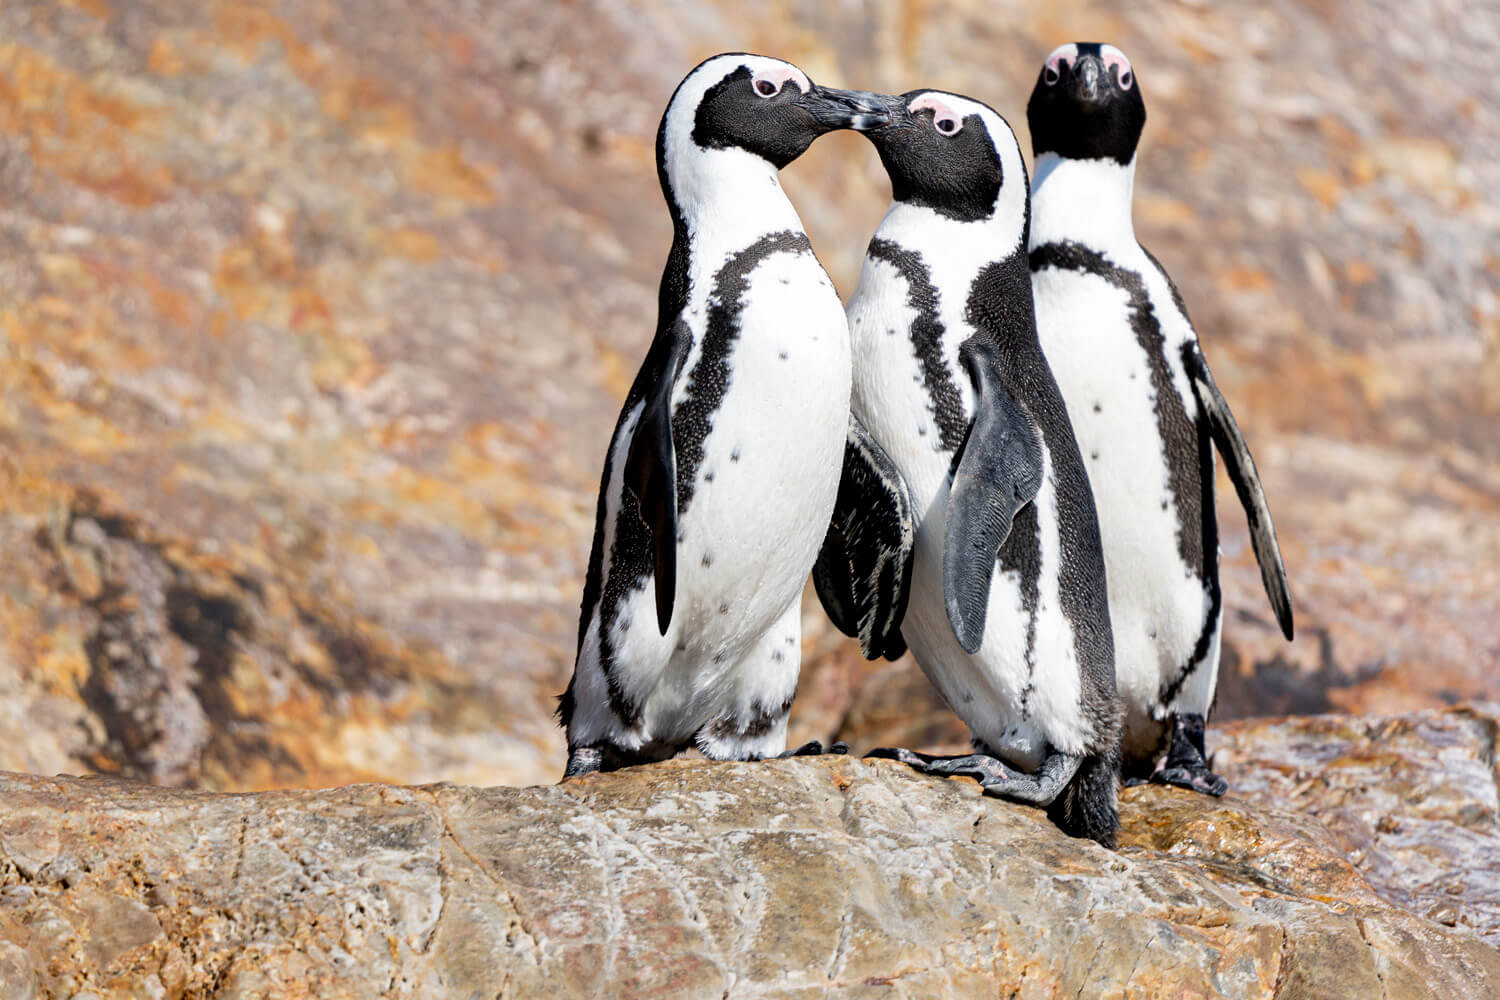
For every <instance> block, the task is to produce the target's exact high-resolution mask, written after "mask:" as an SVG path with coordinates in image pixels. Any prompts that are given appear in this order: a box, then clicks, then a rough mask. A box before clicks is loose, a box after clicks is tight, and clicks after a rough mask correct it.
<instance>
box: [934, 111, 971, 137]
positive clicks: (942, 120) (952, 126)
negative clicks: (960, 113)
mask: <svg viewBox="0 0 1500 1000" xmlns="http://www.w3.org/2000/svg"><path fill="white" fill-rule="evenodd" d="M932 127H933V128H935V129H937V130H938V131H939V132H941V133H942V134H943V135H957V134H958V130H959V129H960V128H962V127H963V125H962V124H961V123H960V122H959V120H958V119H957V118H954V117H952V116H950V115H943V116H941V117H939V118H935V119H933V122H932Z"/></svg>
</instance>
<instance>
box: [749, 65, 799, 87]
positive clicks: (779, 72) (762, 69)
mask: <svg viewBox="0 0 1500 1000" xmlns="http://www.w3.org/2000/svg"><path fill="white" fill-rule="evenodd" d="M766 62H768V63H769V62H771V61H770V60H766ZM750 72H751V73H752V74H753V76H754V78H755V79H756V80H770V81H771V82H772V83H774V84H776V88H777V90H780V89H781V88H782V87H783V86H784V85H785V84H786V82H787V81H788V80H790V81H792V82H793V83H795V84H796V85H797V86H798V87H799V88H801V90H802V92H803V93H804V94H805V93H807V92H808V91H809V90H812V81H811V80H809V79H808V78H807V74H806V73H803V72H802V71H801V70H800V69H798V68H797V67H795V66H793V65H791V64H790V63H779V64H777V63H772V64H771V65H768V66H754V65H752V66H751V67H750Z"/></svg>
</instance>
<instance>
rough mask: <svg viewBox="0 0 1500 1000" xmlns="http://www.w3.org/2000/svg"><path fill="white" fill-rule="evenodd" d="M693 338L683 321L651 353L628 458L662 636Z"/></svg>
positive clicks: (672, 576) (627, 481)
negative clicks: (683, 393)
mask: <svg viewBox="0 0 1500 1000" xmlns="http://www.w3.org/2000/svg"><path fill="white" fill-rule="evenodd" d="M692 343H693V335H692V333H691V332H690V331H689V330H688V326H687V324H686V323H684V322H683V321H682V320H678V321H677V322H676V323H675V324H674V325H673V326H672V328H671V330H670V331H668V333H667V335H666V336H664V337H657V338H656V340H655V341H654V342H653V343H652V344H651V349H650V351H648V352H647V354H646V362H645V365H644V368H645V369H646V370H647V371H649V372H650V373H651V375H650V380H649V381H648V382H647V388H646V392H645V395H644V397H643V403H644V407H643V408H642V410H641V416H640V419H639V420H637V421H636V424H635V433H634V434H632V435H631V438H630V450H629V451H628V452H627V453H626V455H625V468H624V486H625V489H627V490H629V491H630V492H631V493H633V494H635V498H636V503H637V505H638V506H639V508H640V514H641V521H642V522H643V523H644V524H645V525H646V527H647V528H650V529H651V547H652V553H653V559H652V569H653V570H654V571H655V576H656V626H657V628H658V629H660V630H661V634H662V635H666V634H667V626H668V625H670V624H671V622H672V603H673V601H674V599H675V598H676V595H677V453H676V449H675V448H674V447H673V445H672V387H673V385H674V384H675V383H676V382H677V375H678V372H679V371H680V370H681V368H682V364H683V362H684V361H686V360H687V355H688V349H689V348H690V347H691V346H692Z"/></svg>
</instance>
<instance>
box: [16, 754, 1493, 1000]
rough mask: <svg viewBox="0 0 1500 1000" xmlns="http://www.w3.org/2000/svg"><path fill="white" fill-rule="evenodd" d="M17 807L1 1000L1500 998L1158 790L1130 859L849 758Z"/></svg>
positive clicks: (1314, 841) (1254, 831) (96, 795)
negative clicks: (88, 994)
mask: <svg viewBox="0 0 1500 1000" xmlns="http://www.w3.org/2000/svg"><path fill="white" fill-rule="evenodd" d="M0 801H4V802H5V803H6V807H5V809H4V811H3V813H0V995H3V996H5V997H7V998H9V997H21V998H27V997H53V996H57V997H64V996H70V995H72V994H74V993H77V992H79V991H83V990H93V991H95V992H97V993H98V994H100V995H101V996H110V997H147V996H150V997H204V996H214V997H250V996H262V995H268V994H269V995H273V996H278V997H301V996H309V997H319V998H338V997H366V996H375V995H380V996H392V997H419V996H423V997H425V996H455V997H469V996H483V997H494V996H497V995H498V996H503V997H534V996H535V997H540V996H546V997H568V996H607V997H617V998H627V997H644V996H651V997H684V998H687V997H720V996H729V997H770V996H776V997H808V998H812V997H839V998H843V997H850V998H852V997H975V996H1018V997H1052V996H1067V997H1074V996H1094V997H1102V996H1111V997H1121V996H1129V997H1154V996H1164V995H1167V994H1169V993H1170V995H1172V996H1191V997H1289V998H1290V997H1296V998H1333V997H1350V998H1360V1000H1364V998H1370V997H1386V998H1390V1000H1397V998H1408V997H1432V998H1453V997H1478V996H1495V995H1500V952H1496V951H1495V950H1493V949H1491V948H1489V947H1487V946H1486V945H1485V944H1484V943H1482V942H1481V941H1480V940H1479V939H1478V938H1477V937H1475V936H1473V935H1471V934H1469V933H1467V932H1465V931H1461V930H1450V929H1448V928H1445V927H1442V926H1439V925H1438V924H1435V923H1432V922H1430V921H1428V920H1425V919H1422V918H1421V917H1418V916H1415V915H1413V914H1411V913H1408V912H1406V911H1405V910H1402V909H1399V908H1397V907H1395V906H1393V905H1391V904H1390V903H1388V902H1386V901H1385V900H1383V899H1382V898H1381V897H1380V896H1379V895H1378V894H1377V893H1376V892H1375V891H1374V890H1373V889H1372V888H1371V886H1370V885H1369V884H1368V883H1367V882H1366V881H1365V879H1364V878H1363V876H1361V875H1360V874H1359V872H1358V871H1357V870H1356V869H1355V868H1354V866H1353V865H1351V864H1350V862H1349V861H1348V860H1346V858H1345V857H1344V855H1343V854H1342V853H1341V852H1340V850H1339V848H1338V846H1337V845H1336V842H1335V841H1334V839H1333V837H1332V836H1331V835H1330V834H1328V833H1327V832H1326V831H1325V829H1324V828H1323V827H1322V826H1321V825H1319V824H1318V822H1317V821H1315V820H1312V819H1308V818H1305V817H1302V816H1299V815H1296V814H1291V813H1286V812H1281V811H1277V810H1274V809H1267V808H1260V807H1255V806H1251V805H1249V804H1247V803H1244V802H1240V801H1236V800H1233V799H1230V800H1226V801H1221V802H1211V801H1208V800H1205V799H1202V798H1200V797H1197V796H1192V795H1189V794H1187V793H1182V792H1178V791H1176V790H1169V789H1162V788H1154V787H1152V788H1137V789H1131V790H1128V791H1127V792H1126V793H1125V795H1124V797H1123V802H1122V815H1123V819H1124V822H1125V829H1124V832H1123V837H1122V842H1123V845H1124V846H1123V847H1122V848H1121V850H1120V851H1118V852H1115V853H1112V852H1109V851H1106V850H1103V849H1100V848H1098V847H1097V846H1095V845H1093V844H1091V843H1088V842H1084V841H1076V840H1070V839H1069V838H1067V837H1064V836H1063V835H1062V834H1061V833H1059V832H1058V831H1057V830H1056V829H1055V828H1054V827H1052V826H1051V825H1050V824H1049V823H1048V822H1047V821H1046V819H1045V818H1044V817H1043V816H1042V815H1041V814H1040V813H1038V812H1036V811H1033V810H1029V809H1025V808H1022V807H1017V806H1012V805H1008V804H1005V803H1000V802H997V801H994V800H991V799H985V798H982V797H981V796H980V795H979V794H978V792H977V786H976V785H974V784H973V783H972V782H969V781H966V780H954V781H948V782H935V781H931V780H927V779H923V778H920V777H918V776H916V775H913V774H911V773H910V772H908V771H907V770H906V769H905V768H903V767H901V766H900V765H897V764H894V763H889V762H884V761H880V762H866V761H860V760H854V759H847V758H820V759H811V760H791V761H778V762H770V763H763V764H744V765H740V764H714V763H709V762H702V761H679V762H671V763H667V764H663V765H657V766H654V767H650V768H642V769H636V770H634V771H628V772H621V773H618V774H614V775H602V776H592V777H589V778H586V779H583V780H580V781H576V782H572V783H569V784H566V785H559V786H551V787H536V788H519V789H511V788H492V789H478V788H462V787H455V786H447V785H435V786H426V787H414V788H402V787H394V786H384V785H356V786H349V787H345V788H339V789H332V790H327V791H286V792H266V793H259V794H246V795H223V794H205V793H194V792H182V791H172V790H166V789H160V788H153V787H147V786H140V785H133V784H126V783H121V782H116V781H111V780H104V779H97V778H93V779H74V778H39V777H29V776H22V775H0Z"/></svg>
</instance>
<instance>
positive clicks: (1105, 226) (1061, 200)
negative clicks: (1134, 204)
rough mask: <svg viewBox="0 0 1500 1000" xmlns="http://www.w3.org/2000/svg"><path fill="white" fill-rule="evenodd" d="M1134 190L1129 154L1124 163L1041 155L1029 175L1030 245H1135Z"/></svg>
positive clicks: (1047, 154) (1105, 247) (1133, 161)
mask: <svg viewBox="0 0 1500 1000" xmlns="http://www.w3.org/2000/svg"><path fill="white" fill-rule="evenodd" d="M1134 192H1135V157H1133V156H1132V157H1131V158H1130V162H1129V163H1124V164H1122V163H1120V162H1118V161H1117V160H1111V159H1096V160H1073V159H1068V158H1066V157H1062V156H1058V155H1057V154H1056V153H1042V154H1040V155H1039V156H1038V157H1037V158H1036V165H1035V167H1034V169H1033V170H1032V180H1031V245H1032V246H1033V247H1038V246H1041V245H1043V244H1046V243H1054V242H1060V241H1063V240H1072V241H1074V242H1077V243H1083V244H1086V245H1087V246H1091V247H1096V248H1098V249H1101V250H1105V249H1110V248H1115V247H1122V246H1135V245H1136V239H1135V223H1134V221H1133V219H1132V218H1131V212H1130V206H1131V198H1132V196H1133V195H1134Z"/></svg>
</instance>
